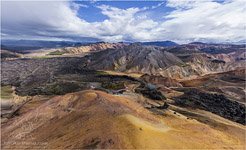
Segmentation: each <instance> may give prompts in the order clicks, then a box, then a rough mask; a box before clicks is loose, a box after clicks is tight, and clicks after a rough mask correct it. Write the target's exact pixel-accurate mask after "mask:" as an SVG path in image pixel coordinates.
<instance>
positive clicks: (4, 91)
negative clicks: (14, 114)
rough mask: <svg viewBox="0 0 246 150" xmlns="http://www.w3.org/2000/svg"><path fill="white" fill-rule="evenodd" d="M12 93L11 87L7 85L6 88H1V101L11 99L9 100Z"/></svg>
mask: <svg viewBox="0 0 246 150" xmlns="http://www.w3.org/2000/svg"><path fill="white" fill-rule="evenodd" d="M12 93H13V90H12V88H11V86H9V85H8V86H2V87H1V95H0V97H1V99H11V98H13V95H12Z"/></svg>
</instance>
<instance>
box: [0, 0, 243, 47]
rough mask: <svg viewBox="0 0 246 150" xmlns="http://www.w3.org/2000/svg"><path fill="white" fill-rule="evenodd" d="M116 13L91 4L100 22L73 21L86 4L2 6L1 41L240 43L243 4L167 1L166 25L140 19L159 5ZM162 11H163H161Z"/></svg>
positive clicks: (14, 3)
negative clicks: (98, 12)
mask: <svg viewBox="0 0 246 150" xmlns="http://www.w3.org/2000/svg"><path fill="white" fill-rule="evenodd" d="M162 5H164V3H159V4H157V5H156V6H153V7H144V8H138V7H135V8H128V9H120V8H116V7H112V6H108V5H100V6H97V7H98V8H99V9H100V10H101V13H102V14H103V15H105V16H107V17H108V18H107V19H106V20H104V21H101V22H92V23H90V22H87V21H85V20H83V19H81V18H79V17H78V14H77V13H78V10H79V8H82V9H87V7H88V6H87V5H82V4H76V3H72V2H68V1H65V2H62V1H53V2H30V1H29V2H16V1H14V2H2V33H1V35H3V37H17V38H23V37H39V36H41V37H42V36H43V37H47V38H52V37H54V38H63V39H64V38H79V37H93V38H99V39H102V40H105V41H129V40H130V41H155V40H174V41H178V42H187V41H194V40H200V41H201V40H205V41H218V42H223V41H239V40H243V39H246V33H245V20H246V17H245V14H246V5H245V1H243V0H234V1H231V0H228V1H226V2H223V3H218V2H214V1H209V0H206V1H205V0H200V1H196V0H179V1H177V0H168V1H167V6H168V7H172V8H175V10H174V11H172V12H170V13H168V14H167V13H166V12H165V13H163V14H165V15H163V16H161V14H156V15H159V16H160V18H164V19H165V20H166V21H156V20H153V19H151V18H149V17H148V16H146V15H145V13H146V11H150V10H151V11H153V10H154V9H155V8H157V7H161V6H162ZM163 8H164V7H163Z"/></svg>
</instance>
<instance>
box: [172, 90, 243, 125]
mask: <svg viewBox="0 0 246 150" xmlns="http://www.w3.org/2000/svg"><path fill="white" fill-rule="evenodd" d="M175 103H176V104H177V105H180V106H183V107H191V108H199V109H203V110H206V111H210V112H212V113H215V114H217V115H219V116H221V117H224V118H227V119H229V120H232V121H235V122H238V123H240V124H243V125H245V124H246V122H245V110H246V108H245V105H244V104H240V103H239V102H237V101H231V100H230V99H228V98H227V97H225V96H224V95H221V94H210V93H206V92H203V91H200V90H197V89H189V90H185V91H184V95H182V96H180V97H177V98H175Z"/></svg>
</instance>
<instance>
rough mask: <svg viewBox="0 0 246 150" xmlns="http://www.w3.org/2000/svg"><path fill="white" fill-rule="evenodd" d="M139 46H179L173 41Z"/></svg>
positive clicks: (147, 43)
mask: <svg viewBox="0 0 246 150" xmlns="http://www.w3.org/2000/svg"><path fill="white" fill-rule="evenodd" d="M141 44H142V45H150V46H162V47H172V46H177V45H179V44H177V43H175V42H173V41H154V42H142V43H141Z"/></svg>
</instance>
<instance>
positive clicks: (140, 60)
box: [86, 44, 183, 74]
mask: <svg viewBox="0 0 246 150" xmlns="http://www.w3.org/2000/svg"><path fill="white" fill-rule="evenodd" d="M86 58H87V61H88V64H87V65H88V67H89V68H93V69H98V70H116V71H124V72H141V73H150V74H156V73H157V72H159V70H162V69H165V68H168V67H170V66H173V65H182V64H183V61H181V60H180V59H179V58H178V57H176V56H174V55H173V54H172V53H169V52H167V51H164V50H162V49H161V48H159V47H154V46H141V45H140V44H131V45H129V46H126V47H123V48H121V49H108V50H105V51H102V52H98V53H94V54H93V55H90V56H88V57H86Z"/></svg>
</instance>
